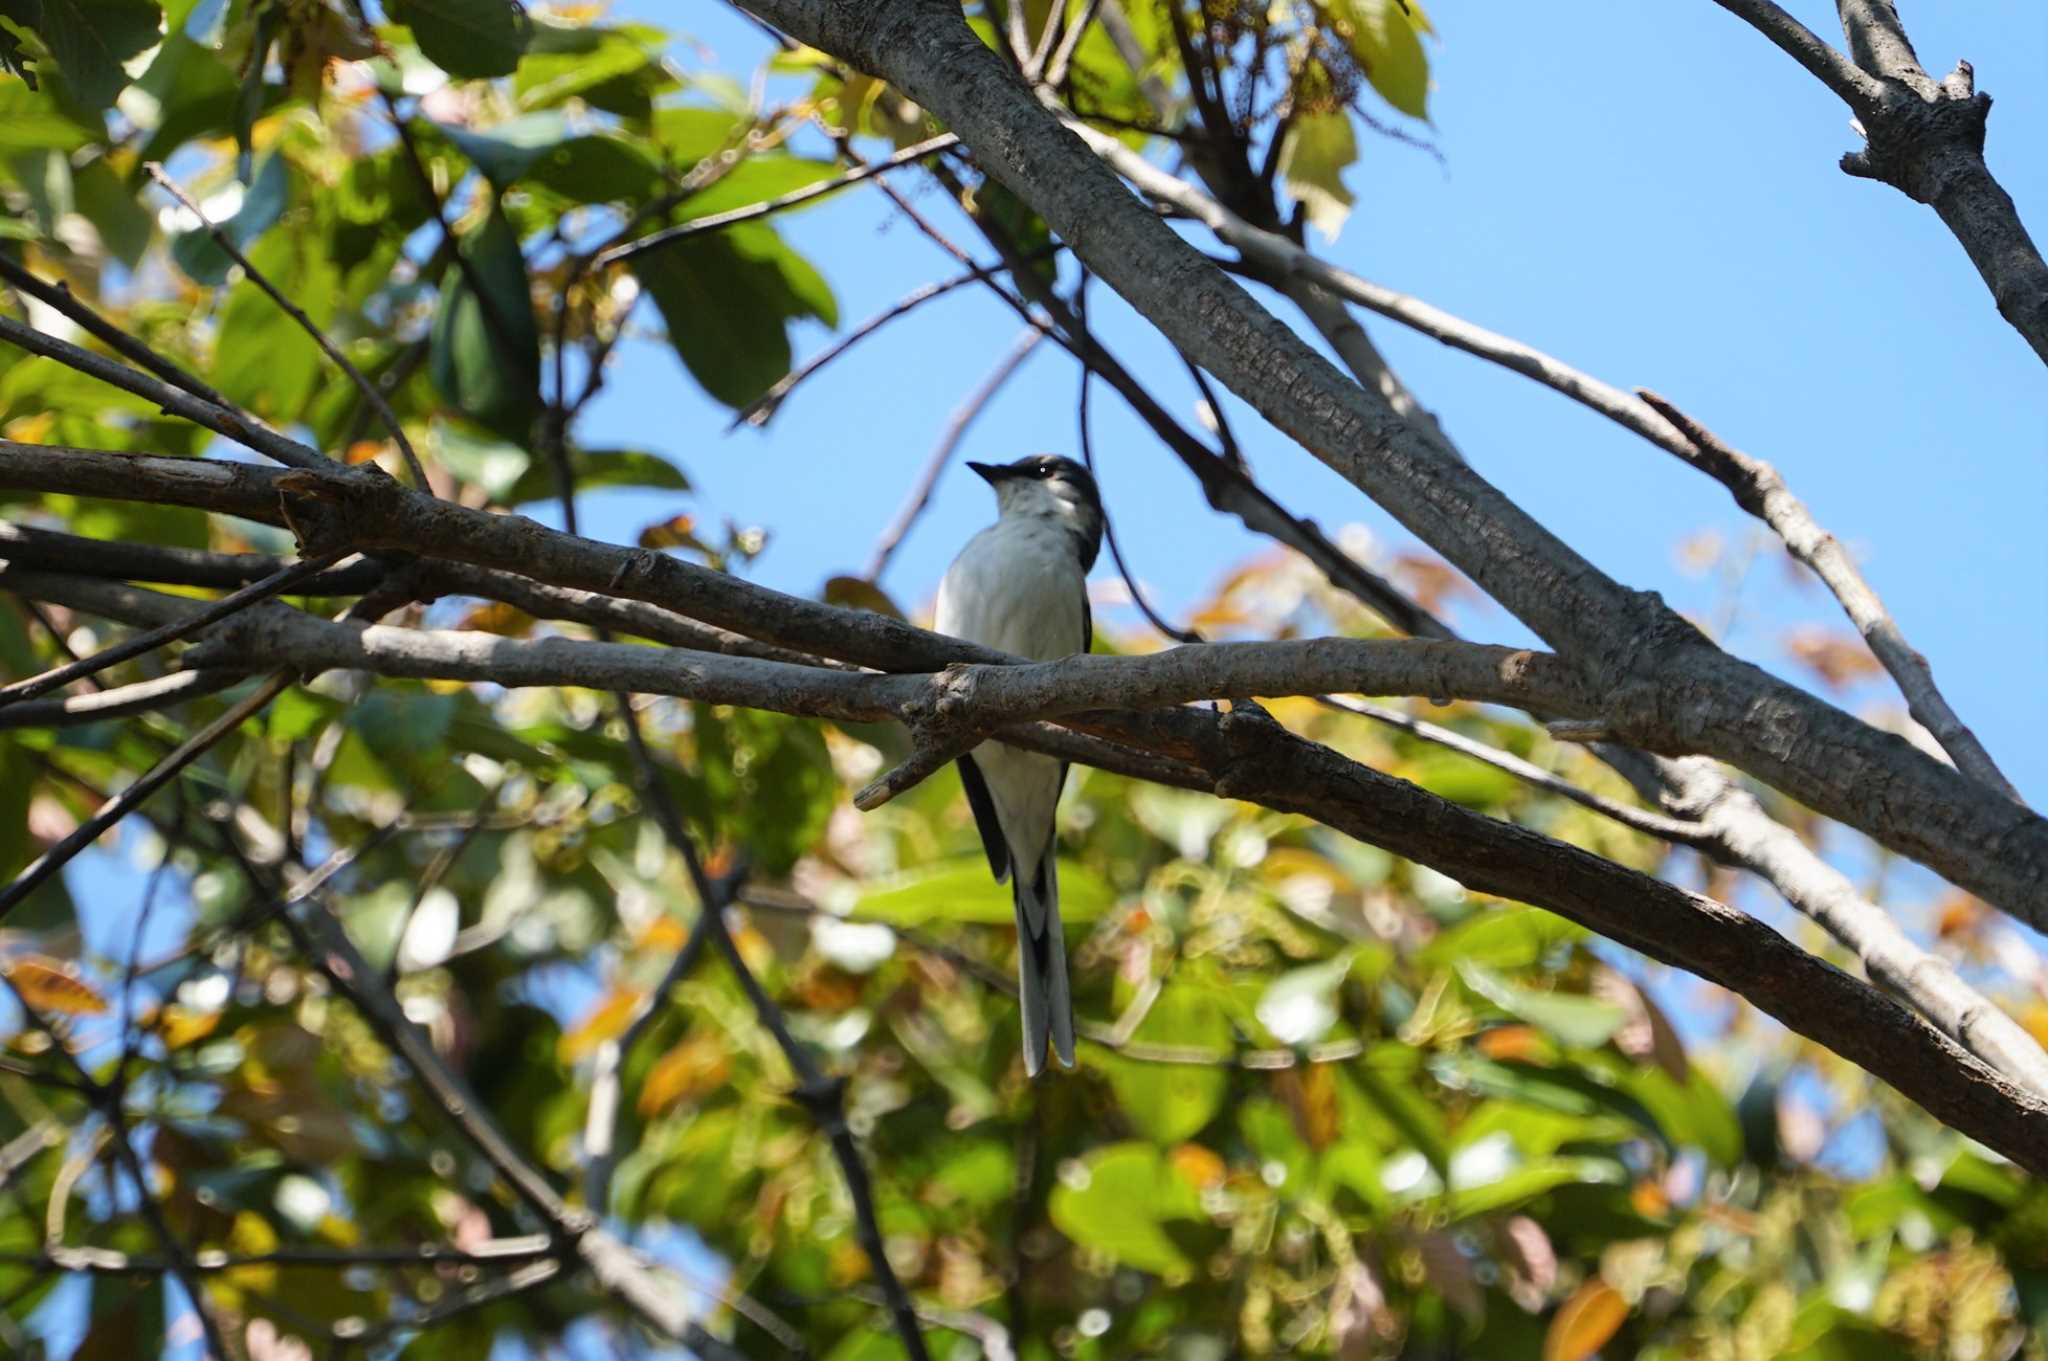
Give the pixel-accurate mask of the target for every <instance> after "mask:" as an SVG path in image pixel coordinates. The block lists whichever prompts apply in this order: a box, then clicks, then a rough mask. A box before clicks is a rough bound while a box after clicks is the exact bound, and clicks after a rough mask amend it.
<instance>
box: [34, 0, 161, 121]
mask: <svg viewBox="0 0 2048 1361" xmlns="http://www.w3.org/2000/svg"><path fill="white" fill-rule="evenodd" d="M4 12H6V13H7V14H8V15H9V17H11V18H14V19H15V20H17V21H18V22H20V23H22V24H24V25H25V26H27V27H30V28H33V29H34V30H35V31H36V33H37V35H38V36H39V37H41V38H42V40H43V42H44V43H45V44H46V45H48V47H49V49H50V56H51V57H52V58H53V59H55V61H56V64H57V70H58V71H59V72H61V73H62V74H63V77H64V80H65V83H66V84H67V85H69V86H70V89H71V93H72V94H73V95H75V96H76V97H77V99H78V102H79V103H80V104H81V105H83V106H84V107H85V108H86V109H87V110H89V111H94V112H97V111H98V110H100V109H104V108H106V107H107V106H108V105H109V104H112V103H113V102H114V96H115V95H117V94H119V93H121V89H122V87H123V86H125V85H127V83H128V73H127V72H126V71H125V70H123V69H122V63H123V62H125V61H127V60H128V59H129V58H130V57H134V56H138V55H140V54H141V53H144V52H147V51H148V50H149V49H150V48H152V47H154V46H155V45H156V43H157V40H158V39H159V38H160V37H161V36H162V34H163V11H162V10H161V9H159V8H157V6H156V4H155V0H13V3H12V4H11V5H10V6H9V7H8V9H7V10H6V11H4Z"/></svg>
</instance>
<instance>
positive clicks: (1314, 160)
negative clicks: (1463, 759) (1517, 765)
mask: <svg viewBox="0 0 2048 1361" xmlns="http://www.w3.org/2000/svg"><path fill="white" fill-rule="evenodd" d="M1357 160H1358V138H1357V136H1356V135H1355V134H1354V133H1353V132H1352V130H1351V118H1350V116H1349V115H1348V114H1346V113H1345V112H1344V111H1343V110H1342V109H1339V110H1337V111H1336V112H1335V113H1317V114H1310V115H1308V116H1306V117H1303V118H1297V119H1295V120H1294V123H1293V124H1292V126H1290V127H1289V128H1288V129H1287V140H1286V142H1285V144H1284V145H1283V146H1282V147H1281V149H1280V175H1281V178H1282V179H1283V180H1284V181H1285V183H1286V185H1287V192H1288V193H1289V194H1290V195H1292V196H1293V198H1294V201H1295V202H1296V203H1299V204H1300V205H1301V206H1302V209H1303V211H1305V212H1306V213H1307V214H1308V220H1309V225H1311V226H1313V227H1314V228H1315V229H1316V230H1317V231H1319V232H1321V233H1322V234H1323V235H1324V236H1327V237H1329V238H1330V239H1331V240H1332V241H1334V240H1336V239H1337V233H1338V232H1340V231H1342V230H1343V229H1344V219H1345V218H1347V217H1349V216H1351V205H1352V204H1354V203H1356V202H1357V201H1358V199H1357V197H1356V196H1355V195H1354V194H1352V192H1351V191H1350V190H1349V189H1347V188H1345V187H1344V171H1345V170H1346V169H1347V168H1349V167H1350V166H1351V165H1352V164H1353V163H1354V162H1355V161H1357ZM1475 764H1476V763H1475ZM1435 792H1438V793H1441V792H1442V791H1441V790H1438V791H1435ZM1446 797H1449V796H1448V795H1446Z"/></svg>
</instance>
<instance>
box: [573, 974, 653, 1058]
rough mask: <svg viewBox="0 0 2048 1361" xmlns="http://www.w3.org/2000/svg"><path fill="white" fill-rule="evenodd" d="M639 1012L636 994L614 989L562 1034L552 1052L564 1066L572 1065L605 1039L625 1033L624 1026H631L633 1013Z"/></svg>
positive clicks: (631, 989)
mask: <svg viewBox="0 0 2048 1361" xmlns="http://www.w3.org/2000/svg"><path fill="white" fill-rule="evenodd" d="M639 1009H640V993H639V991H638V990H637V989H634V988H618V989H615V990H614V991H613V992H612V995H611V996H609V997H607V998H605V999H604V1000H603V1001H602V1002H599V1003H598V1004H597V1005H596V1006H595V1007H593V1008H591V1010H590V1011H589V1012H588V1013H587V1014H586V1015H585V1016H584V1018H583V1019H582V1020H581V1021H578V1022H577V1023H576V1028H575V1029H574V1030H569V1031H565V1032H564V1033H563V1035H562V1038H561V1039H560V1040H558V1041H556V1043H555V1052H556V1053H557V1054H559V1055H560V1056H561V1060H562V1062H564V1063H574V1062H575V1061H576V1060H578V1059H580V1058H582V1057H584V1056H585V1055H586V1054H594V1053H596V1052H597V1047H598V1046H599V1045H601V1044H603V1043H604V1042H605V1041H606V1040H616V1039H617V1038H618V1037H619V1036H621V1035H623V1034H625V1033H626V1027H627V1026H629V1025H631V1024H632V1023H633V1013H634V1012H635V1011H637V1010H639Z"/></svg>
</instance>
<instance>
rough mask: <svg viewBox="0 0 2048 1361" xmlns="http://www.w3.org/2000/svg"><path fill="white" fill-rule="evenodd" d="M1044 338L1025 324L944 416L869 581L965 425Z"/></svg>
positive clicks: (927, 497)
mask: <svg viewBox="0 0 2048 1361" xmlns="http://www.w3.org/2000/svg"><path fill="white" fill-rule="evenodd" d="M1044 339H1045V332H1044V331H1043V330H1041V329H1040V328H1038V327H1036V326H1030V327H1026V328H1025V329H1024V330H1023V331H1022V332H1021V333H1020V334H1019V335H1018V337H1017V339H1016V340H1015V341H1014V342H1012V344H1011V345H1010V348H1009V350H1008V352H1007V353H1005V354H1004V355H1003V357H1002V359H1001V360H999V361H998V362H997V364H996V366H995V367H994V368H993V369H991V370H989V373H988V376H987V377H986V378H984V379H982V380H981V382H980V383H979V384H977V385H976V386H975V389H974V391H972V392H970V393H968V394H967V398H966V400H964V401H963V402H961V403H960V405H959V406H957V407H955V408H953V414H952V415H951V416H950V417H948V418H947V420H946V428H945V431H944V433H942V434H941V435H940V436H939V442H938V443H937V444H935V445H933V446H932V452H931V457H929V458H927V459H926V460H925V465H924V471H923V472H921V473H920V474H918V479H917V485H916V486H914V487H912V488H911V489H910V494H909V495H908V496H907V497H905V498H904V500H903V504H902V506H901V507H899V508H898V509H897V511H896V514H895V516H894V517H893V518H892V519H891V520H890V521H889V525H888V528H886V529H884V530H883V531H882V537H881V538H879V539H877V540H876V541H875V552H874V556H873V557H871V558H869V559H868V569H867V573H866V575H867V579H868V580H869V581H879V580H881V577H882V572H883V571H884V570H885V569H886V568H887V567H888V566H889V559H890V558H891V557H893V556H894V555H895V553H896V547H897V545H898V544H900V543H902V542H903V536H904V535H905V534H908V533H909V532H910V527H911V525H913V524H915V523H916V522H917V517H918V516H920V515H922V514H923V513H924V509H925V507H926V506H928V505H930V504H931V499H932V492H933V491H934V490H935V489H936V488H937V487H938V485H939V475H940V474H941V473H943V472H944V471H945V470H946V465H947V464H948V463H949V462H951V461H952V458H953V454H954V451H955V450H957V449H958V448H959V447H960V441H961V440H962V439H964V438H965V437H966V435H967V431H968V428H969V427H970V426H972V425H973V424H974V422H975V420H976V418H977V417H979V416H980V415H981V413H982V412H983V411H984V410H986V409H987V407H988V404H989V403H990V402H991V401H993V400H994V399H995V395H996V394H997V393H998V392H1001V391H1002V390H1003V385H1004V384H1005V383H1008V382H1009V381H1010V378H1011V377H1012V375H1014V374H1015V373H1016V372H1017V370H1018V369H1019V368H1020V367H1022V366H1023V363H1024V361H1025V360H1026V359H1029V358H1030V357H1031V352H1032V351H1033V350H1036V349H1037V348H1038V345H1039V342H1040V341H1042V340H1044Z"/></svg>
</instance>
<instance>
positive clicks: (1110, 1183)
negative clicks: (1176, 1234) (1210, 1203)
mask: <svg viewBox="0 0 2048 1361" xmlns="http://www.w3.org/2000/svg"><path fill="white" fill-rule="evenodd" d="M1047 1210H1048V1213H1050V1215H1051V1216H1052V1222H1053V1226H1054V1227H1055V1228H1057V1229H1058V1230H1059V1231H1060V1232H1061V1233H1063V1234H1065V1235H1066V1236H1067V1237H1069V1238H1071V1239H1073V1240H1074V1241H1075V1242H1076V1243H1079V1244H1081V1245H1083V1246H1084V1247H1091V1248H1094V1249H1095V1250H1097V1251H1098V1252H1103V1253H1106V1254H1108V1255H1109V1256H1111V1257H1113V1258H1115V1259H1116V1260H1117V1261H1119V1262H1122V1263H1124V1264H1125V1265H1126V1266H1134V1267H1137V1268H1138V1269H1139V1270H1140V1271H1150V1272H1152V1273H1154V1274H1155V1275H1160V1276H1167V1277H1177V1278H1183V1279H1184V1278H1186V1277H1187V1276H1188V1275H1190V1274H1191V1273H1192V1272H1193V1271H1194V1262H1193V1261H1192V1260H1191V1259H1190V1258H1189V1257H1188V1255H1187V1253H1186V1252H1184V1251H1182V1249H1181V1247H1180V1245H1179V1244H1178V1243H1176V1242H1175V1241H1174V1240H1173V1238H1172V1237H1170V1236H1169V1235H1168V1234H1167V1232H1166V1229H1165V1227H1164V1223H1165V1221H1167V1220H1169V1219H1188V1220H1200V1219H1202V1218H1203V1215H1202V1211H1201V1201H1200V1199H1199V1197H1198V1196H1197V1195H1196V1193H1195V1189H1194V1188H1193V1187H1192V1186H1190V1185H1189V1184H1188V1183H1187V1182H1186V1181H1185V1180H1183V1179H1182V1178H1181V1177H1180V1175H1179V1174H1178V1173H1176V1172H1175V1171H1174V1170H1173V1168H1172V1167H1171V1166H1170V1165H1169V1164H1168V1163H1167V1161H1166V1159H1165V1158H1164V1157H1163V1156H1161V1154H1160V1152H1159V1150H1158V1149H1156V1148H1153V1147H1152V1146H1151V1145H1150V1144H1140V1143H1128V1144H1111V1145H1109V1146H1108V1147H1106V1148H1098V1149H1096V1150H1095V1151H1094V1152H1092V1153H1090V1154H1089V1155H1088V1156H1087V1157H1085V1158H1083V1159H1081V1161H1080V1163H1079V1164H1078V1165H1077V1166H1076V1167H1075V1168H1074V1170H1073V1171H1072V1173H1071V1174H1069V1175H1064V1176H1062V1178H1061V1180H1060V1184H1059V1185H1058V1186H1056V1187H1054V1188H1053V1192H1052V1196H1051V1198H1050V1201H1049V1203H1048V1206H1047Z"/></svg>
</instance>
